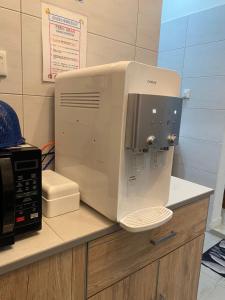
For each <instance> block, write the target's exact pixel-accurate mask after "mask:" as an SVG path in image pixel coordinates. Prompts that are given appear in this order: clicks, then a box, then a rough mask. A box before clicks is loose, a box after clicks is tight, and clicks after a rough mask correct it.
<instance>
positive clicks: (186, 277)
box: [157, 235, 204, 300]
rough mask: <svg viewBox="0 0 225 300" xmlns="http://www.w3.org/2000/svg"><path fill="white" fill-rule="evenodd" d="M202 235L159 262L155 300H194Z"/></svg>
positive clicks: (195, 297)
mask: <svg viewBox="0 0 225 300" xmlns="http://www.w3.org/2000/svg"><path fill="white" fill-rule="evenodd" d="M203 241H204V235H202V236H200V237H198V238H196V239H194V240H193V241H191V242H189V243H187V244H186V245H184V246H183V247H180V248H178V249H177V250H175V251H174V252H172V253H170V254H168V255H167V256H165V257H164V258H162V259H160V262H159V279H158V291H157V300H181V299H182V300H196V299H197V291H198V282H199V272H200V264H201V255H202V248H203Z"/></svg>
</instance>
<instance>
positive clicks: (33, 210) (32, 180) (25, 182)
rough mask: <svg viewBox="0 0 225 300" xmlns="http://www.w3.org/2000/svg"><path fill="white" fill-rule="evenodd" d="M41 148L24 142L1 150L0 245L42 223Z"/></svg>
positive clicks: (32, 229) (11, 241) (4, 244)
mask: <svg viewBox="0 0 225 300" xmlns="http://www.w3.org/2000/svg"><path fill="white" fill-rule="evenodd" d="M41 188H42V187H41V150H40V149H38V148H36V147H34V146H31V145H28V144H25V145H21V146H18V147H12V148H7V149H0V246H6V245H10V244H13V243H14V241H15V236H16V235H19V234H23V233H26V232H31V231H37V230H40V229H41V226H42V199H41Z"/></svg>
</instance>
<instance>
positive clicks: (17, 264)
mask: <svg viewBox="0 0 225 300" xmlns="http://www.w3.org/2000/svg"><path fill="white" fill-rule="evenodd" d="M211 194H213V190H212V191H207V192H205V193H202V194H200V195H196V196H194V197H191V198H188V199H185V200H183V201H180V202H178V203H174V204H171V205H168V206H167V207H168V208H169V209H171V210H175V209H177V208H179V207H182V206H185V205H188V204H191V203H193V202H196V201H200V200H203V199H204V198H206V197H209V196H210V195H211ZM43 222H45V221H43ZM45 225H46V226H47V227H48V228H49V229H50V230H51V231H52V232H53V233H54V234H55V235H57V236H58V237H59V239H60V241H59V243H58V244H57V245H54V246H51V247H50V248H48V249H45V250H40V251H39V252H36V253H34V254H31V255H29V256H26V257H23V258H19V259H17V260H14V261H12V262H10V263H7V264H5V265H2V266H0V275H3V274H6V273H8V272H11V271H14V270H17V269H19V268H22V267H25V266H27V265H30V264H32V263H35V262H38V261H40V260H42V259H46V258H48V257H50V256H53V255H56V254H59V253H61V252H63V251H66V250H69V249H72V248H74V247H77V246H79V245H81V244H86V243H89V242H91V241H93V240H95V239H97V238H100V237H103V236H104V235H107V234H111V233H113V232H116V231H118V230H120V229H122V228H121V227H120V225H119V224H117V223H112V225H111V226H109V227H107V228H104V229H100V230H98V231H95V232H93V233H90V234H87V235H84V236H82V237H80V238H74V239H71V240H63V239H62V238H61V237H60V236H59V235H58V234H57V232H56V231H55V230H54V229H53V228H52V227H51V226H50V225H49V224H47V223H46V222H45ZM6 251H7V250H6ZM9 251H10V249H9Z"/></svg>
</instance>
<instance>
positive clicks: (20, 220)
mask: <svg viewBox="0 0 225 300" xmlns="http://www.w3.org/2000/svg"><path fill="white" fill-rule="evenodd" d="M24 221H25V217H24V216H23V217H17V218H16V222H17V223H19V222H24Z"/></svg>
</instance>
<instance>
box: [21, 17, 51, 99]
mask: <svg viewBox="0 0 225 300" xmlns="http://www.w3.org/2000/svg"><path fill="white" fill-rule="evenodd" d="M22 51H23V93H24V94H28V95H43V96H52V95H53V93H54V85H53V84H52V83H47V82H43V81H42V42H41V20H40V19H38V18H34V17H31V16H27V15H22Z"/></svg>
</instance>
